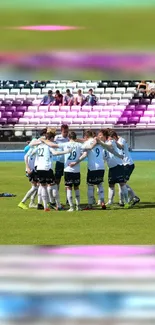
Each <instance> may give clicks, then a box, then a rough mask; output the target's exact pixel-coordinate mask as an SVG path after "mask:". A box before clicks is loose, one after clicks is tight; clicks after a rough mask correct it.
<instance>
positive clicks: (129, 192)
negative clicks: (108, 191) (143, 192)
mask: <svg viewBox="0 0 155 325" xmlns="http://www.w3.org/2000/svg"><path fill="white" fill-rule="evenodd" d="M126 187H127V189H128V195H130V197H131V199H133V198H134V197H135V196H136V194H135V192H134V191H133V189H132V188H131V187H130V186H129V185H128V184H126Z"/></svg>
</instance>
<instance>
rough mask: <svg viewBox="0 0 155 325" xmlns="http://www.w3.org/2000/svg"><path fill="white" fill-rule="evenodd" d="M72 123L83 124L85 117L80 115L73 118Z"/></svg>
mask: <svg viewBox="0 0 155 325" xmlns="http://www.w3.org/2000/svg"><path fill="white" fill-rule="evenodd" d="M72 123H73V124H83V118H80V117H76V118H73V120H72Z"/></svg>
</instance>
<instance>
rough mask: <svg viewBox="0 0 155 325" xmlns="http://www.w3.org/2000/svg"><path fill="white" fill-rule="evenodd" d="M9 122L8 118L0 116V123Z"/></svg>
mask: <svg viewBox="0 0 155 325" xmlns="http://www.w3.org/2000/svg"><path fill="white" fill-rule="evenodd" d="M6 123H7V118H4V117H1V118H0V124H2V125H4V124H6Z"/></svg>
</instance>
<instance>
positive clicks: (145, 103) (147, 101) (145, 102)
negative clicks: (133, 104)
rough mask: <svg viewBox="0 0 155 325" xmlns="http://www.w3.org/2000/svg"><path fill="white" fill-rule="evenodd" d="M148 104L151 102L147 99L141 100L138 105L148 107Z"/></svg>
mask: <svg viewBox="0 0 155 325" xmlns="http://www.w3.org/2000/svg"><path fill="white" fill-rule="evenodd" d="M150 102H151V100H150V99H149V98H143V99H142V100H141V102H140V103H141V105H142V104H143V105H149V104H150Z"/></svg>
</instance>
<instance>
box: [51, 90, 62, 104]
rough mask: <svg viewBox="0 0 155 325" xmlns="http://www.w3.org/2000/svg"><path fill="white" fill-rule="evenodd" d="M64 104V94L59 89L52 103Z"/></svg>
mask: <svg viewBox="0 0 155 325" xmlns="http://www.w3.org/2000/svg"><path fill="white" fill-rule="evenodd" d="M62 104H63V96H62V94H61V93H60V91H59V90H56V92H55V99H54V102H53V103H52V105H55V106H59V105H62Z"/></svg>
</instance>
